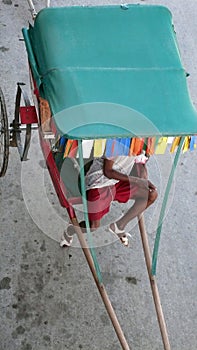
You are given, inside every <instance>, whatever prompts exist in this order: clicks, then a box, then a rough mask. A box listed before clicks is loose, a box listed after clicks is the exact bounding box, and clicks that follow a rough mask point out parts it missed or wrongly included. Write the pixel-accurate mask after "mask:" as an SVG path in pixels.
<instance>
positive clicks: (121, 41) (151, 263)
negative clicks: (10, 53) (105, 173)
mask: <svg viewBox="0 0 197 350" xmlns="http://www.w3.org/2000/svg"><path fill="white" fill-rule="evenodd" d="M28 3H29V5H30V9H31V13H32V17H33V19H34V23H33V25H31V24H30V25H29V28H23V29H22V32H23V37H24V41H25V45H26V50H27V54H28V61H29V67H30V86H31V89H32V96H33V100H34V105H31V103H30V100H29V98H28V96H27V94H26V92H25V90H24V86H23V84H22V83H18V84H17V93H16V102H15V116H14V119H13V121H12V123H11V124H10V126H8V120H7V113H6V105H5V100H4V97H3V93H2V91H1V90H0V98H1V120H0V142H1V143H0V147H1V148H0V150H1V154H0V155H1V159H0V161H1V163H0V167H1V168H0V176H4V175H5V173H6V168H7V165H8V156H9V147H17V148H18V151H19V155H20V159H21V161H25V160H27V154H28V150H29V146H30V140H31V130H32V129H38V133H39V140H40V145H41V149H42V152H43V155H44V158H45V160H46V165H47V168H48V171H49V174H50V176H51V179H52V182H53V185H54V188H55V190H56V193H57V196H58V198H59V201H60V204H61V206H62V207H63V208H66V210H67V213H68V217H69V219H70V222H71V223H72V224H73V225H74V227H75V230H76V234H77V236H78V239H79V242H80V244H81V248H82V249H83V252H84V254H85V257H86V259H87V262H88V265H89V267H90V270H91V272H92V275H93V277H94V280H95V283H96V286H97V288H98V290H99V292H100V295H101V298H102V300H103V302H104V304H105V307H106V310H107V312H108V314H109V317H110V319H111V321H112V324H113V326H114V329H115V331H116V334H117V336H118V339H119V341H120V344H121V346H122V349H125V350H128V349H130V347H129V345H128V343H127V340H126V338H125V336H124V333H123V331H122V329H121V327H120V324H119V322H118V319H117V317H116V314H115V312H114V309H113V307H112V305H111V302H110V300H109V297H108V295H107V292H106V289H105V286H104V284H103V279H102V274H101V271H100V267H99V263H98V260H97V257H96V253H95V250H94V242H93V239H92V235H91V231H90V228H89V221H88V213H87V201H86V188H85V171H86V167H87V165H88V166H89V164H90V163H91V161H92V157H94V156H101V155H103V154H106V153H105V152H108V154H110V155H114V154H118V155H120V154H122V155H126V156H129V155H131V154H134V155H137V154H141V152H142V151H143V152H144V153H145V154H146V155H148V156H150V155H153V154H158V153H162V152H163V150H164V148H165V147H166V145H167V140H168V138H169V137H171V138H172V147H171V149H173V151H174V150H176V154H175V157H174V161H173V164H172V169H171V172H170V176H169V179H168V183H167V186H166V191H165V195H164V199H163V203H162V207H161V213H160V217H159V222H158V227H157V232H156V237H155V243H154V249H153V253H152V258H151V251H150V247H149V242H148V237H147V233H146V228H145V223H144V218H143V215H141V216H140V217H139V218H138V223H139V230H140V233H141V239H142V245H143V250H144V255H145V261H146V266H147V271H148V275H149V280H150V286H151V290H152V294H153V299H154V303H155V308H156V313H157V318H158V322H159V326H160V331H161V336H162V340H163V346H164V349H166V350H169V349H170V343H169V338H168V333H167V328H166V324H165V319H164V315H163V311H162V307H161V302H160V297H159V292H158V287H157V281H156V267H157V257H158V250H159V242H160V236H161V230H162V223H163V218H164V215H165V209H166V205H167V200H168V195H169V192H170V188H171V184H172V180H173V176H174V173H175V168H176V165H177V163H178V159H179V155H180V153H181V152H182V150H183V149H184V150H186V149H192V150H193V149H195V148H196V146H197V138H196V134H197V112H196V110H195V108H194V106H193V104H192V102H191V99H190V95H189V91H188V88H187V81H186V78H187V75H188V74H187V73H186V72H185V69H184V68H183V66H182V63H181V58H180V53H179V49H178V44H177V39H176V33H175V31H174V26H173V23H172V15H171V13H170V11H169V10H168V9H167V8H166V7H164V6H156V5H154V6H149V5H139V4H137V5H115V6H72V7H61V8H58V7H56V8H54V7H50V2H49V1H47V7H46V8H44V9H42V10H41V11H40V12H39V13H38V14H37V13H36V11H35V8H34V5H33V2H32V1H28ZM22 98H23V100H24V104H23V105H22V102H21V100H22ZM84 141H87V144H89V148H88V152H86V155H85V154H84V147H83V146H84V143H83V142H84ZM88 142H89V143H88ZM114 142H115V145H116V146H115V147H114V146H113V147H112V144H113V145H114ZM139 145H140V146H139ZM115 149H116V151H115ZM161 149H162V151H161ZM86 151H87V149H86ZM114 152H115V153H114ZM87 154H88V156H87ZM62 167H63V168H62ZM62 169H64V171H62ZM78 178H80V185H78ZM77 203H83V208H84V218H85V222H86V228H87V236H88V240H87V241H86V240H85V238H84V235H83V232H82V230H81V228H80V225H79V222H78V219H77V215H76V212H75V209H74V206H73V205H74V204H77Z"/></svg>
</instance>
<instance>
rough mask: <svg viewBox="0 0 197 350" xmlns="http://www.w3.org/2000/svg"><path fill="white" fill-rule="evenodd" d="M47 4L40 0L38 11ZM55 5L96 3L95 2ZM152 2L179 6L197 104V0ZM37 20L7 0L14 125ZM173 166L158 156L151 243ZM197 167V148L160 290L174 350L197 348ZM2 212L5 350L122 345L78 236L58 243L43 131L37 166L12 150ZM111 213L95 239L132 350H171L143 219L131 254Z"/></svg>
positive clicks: (167, 229) (177, 200)
mask: <svg viewBox="0 0 197 350" xmlns="http://www.w3.org/2000/svg"><path fill="white" fill-rule="evenodd" d="M139 2H141V1H138V3H139ZM43 3H44V1H35V5H36V8H37V9H39V6H40V8H41V7H42V4H43ZM52 3H53V1H52ZM55 3H58V4H59V5H61V4H63V3H66V4H68V5H71V4H93V1H84V2H82V1H79V0H78V1H77V0H76V1H74V0H73V1H65V2H64V1H59V2H58V1H54V4H55ZM95 3H97V4H104V3H105V4H115V3H118V1H112V0H111V1H98V0H97V1H96V2H95ZM130 3H137V2H136V1H130ZM144 3H147V4H162V5H167V6H168V7H169V8H170V9H171V11H172V14H173V19H174V23H175V28H176V32H177V36H178V41H179V46H180V51H181V55H182V60H183V62H184V66H185V68H186V70H187V71H189V72H190V74H191V76H190V78H189V79H188V84H189V88H190V92H191V97H192V100H193V102H194V104H195V105H197V95H196V91H197V63H196V62H197V55H196V52H197V25H196V24H197V23H196V18H197V3H196V0H188V1H184V0H179V1H178V0H172V1H164V0H163V1H162V0H161V1H159V0H158V1H151V0H150V1H148V0H147V1H144ZM28 21H31V16H30V12H29V10H28V5H27V2H26V1H25V0H23V1H15V0H13V1H11V0H1V2H0V28H1V31H0V35H1V37H0V58H1V83H0V85H1V88H2V89H3V91H4V94H5V99H6V105H7V110H8V113H9V117H10V120H12V117H13V110H14V99H15V92H16V82H18V81H24V82H26V83H27V90H29V87H28V86H29V85H28V84H29V80H28V68H27V57H26V52H25V48H24V43H23V42H22V41H20V39H21V38H22V34H21V28H22V27H23V26H27V25H28ZM170 164H171V158H170V156H169V154H167V155H165V156H160V157H153V159H152V160H151V161H150V164H149V171H150V178H151V179H152V180H153V181H154V182H155V183H156V185H157V187H158V189H159V193H160V199H159V200H158V201H157V203H156V204H155V205H154V207H152V208H150V209H149V211H147V213H146V221H147V227H148V234H149V239H150V244H151V246H152V244H153V239H154V236H155V228H156V223H157V219H158V213H159V208H160V205H161V197H162V193H163V189H164V187H165V183H166V178H167V175H168V173H169V168H170ZM196 169H197V166H196V152H193V153H191V152H188V153H186V154H184V155H182V156H181V160H180V163H179V166H178V171H177V175H176V181H175V183H174V186H173V189H172V191H171V195H170V199H169V205H168V210H167V215H166V218H165V221H164V226H163V235H162V240H161V246H160V256H159V261H158V272H157V278H158V285H159V289H160V294H161V300H162V306H163V310H164V314H165V318H166V322H167V326H168V331H169V338H170V342H171V346H172V349H173V350H195V349H196V348H197V334H196V329H197V316H196V312H197V308H196V295H197V283H196V282H197V277H196V246H197V238H196V226H197V216H196V204H197V177H196V176H195V173H196ZM39 179H40V181H39ZM21 180H22V181H21ZM38 181H39V182H38ZM0 208H1V214H0V232H1V236H0V237H1V254H0V301H1V322H0V350H15V349H17V350H31V349H36V350H45V349H55V350H63V349H69V350H77V349H84V350H88V349H91V350H101V349H105V350H112V349H113V350H116V349H117V350H118V349H120V345H119V342H118V341H117V338H116V336H115V332H114V330H113V327H112V325H111V322H110V321H109V319H108V317H107V313H106V311H105V308H104V306H103V304H102V301H101V299H100V296H99V294H98V292H97V290H96V287H95V285H94V282H93V279H92V276H91V273H90V271H89V269H88V267H87V264H86V261H85V258H84V256H83V253H82V251H81V250H80V249H79V248H78V247H79V245H78V242H77V240H75V242H74V247H73V248H70V249H68V250H61V249H60V247H59V243H58V241H59V238H60V236H61V233H62V230H63V228H64V226H65V222H67V221H68V217H67V215H66V213H64V211H63V210H62V209H61V208H60V207H59V205H58V202H57V199H56V196H55V194H54V190H53V188H52V185H51V183H50V180H49V177H48V173H47V170H46V169H45V167H44V163H43V159H42V155H41V152H40V150H39V146H38V140H37V134H36V133H35V134H34V136H33V140H32V145H31V150H30V160H29V161H28V162H26V163H25V164H24V165H23V166H22V165H21V163H20V161H19V156H18V154H17V151H16V150H15V149H11V150H10V162H9V167H8V171H7V174H6V177H5V178H2V179H1V180H0ZM79 209H80V208H79ZM112 209H113V210H112V212H111V214H109V215H108V217H107V218H106V219H105V221H104V222H103V227H102V230H101V231H100V232H98V233H96V234H95V235H94V237H95V242H96V244H97V249H96V252H97V256H98V261H99V263H100V265H101V270H102V274H103V280H104V283H105V286H106V289H107V291H108V293H109V296H110V299H111V301H112V304H113V306H114V308H115V310H116V312H117V316H118V319H119V321H120V324H121V325H122V327H123V329H124V333H125V335H126V338H127V340H128V342H129V344H130V345H131V347H132V349H135V350H142V349H143V350H156V349H162V342H161V337H160V333H159V329H158V324H157V320H156V315H155V310H154V305H153V301H152V296H151V292H150V287H149V282H148V278H147V273H146V269H145V264H144V258H143V253H142V247H141V241H140V238H139V232H138V228H137V225H136V222H135V223H134V224H132V225H131V227H130V229H131V233H132V241H131V246H130V248H129V249H126V248H124V247H122V246H121V245H120V244H119V242H112V237H110V236H109V233H107V232H105V230H106V226H105V225H107V224H108V223H109V222H110V221H113V220H114V219H115V218H116V217H117V216H118V215H120V207H119V206H116V205H114V206H113V208H112ZM125 209H126V206H125V208H124V210H125ZM79 215H80V211H79ZM151 218H152V219H151ZM63 219H64V220H63Z"/></svg>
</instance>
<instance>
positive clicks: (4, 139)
mask: <svg viewBox="0 0 197 350" xmlns="http://www.w3.org/2000/svg"><path fill="white" fill-rule="evenodd" d="M0 109H1V111H0V112H1V115H0V177H2V176H4V175H5V173H6V170H7V166H8V158H9V130H8V117H7V111H6V105H5V99H4V96H3V92H2V90H1V88H0Z"/></svg>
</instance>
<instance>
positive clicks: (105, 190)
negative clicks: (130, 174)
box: [87, 181, 138, 221]
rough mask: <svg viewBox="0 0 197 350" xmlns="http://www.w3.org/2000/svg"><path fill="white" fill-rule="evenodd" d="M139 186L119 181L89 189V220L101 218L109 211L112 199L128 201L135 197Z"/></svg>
mask: <svg viewBox="0 0 197 350" xmlns="http://www.w3.org/2000/svg"><path fill="white" fill-rule="evenodd" d="M137 190H138V187H137V186H135V185H134V186H132V185H131V184H130V183H129V182H125V181H119V182H118V183H116V184H115V185H113V186H106V187H102V188H93V189H90V190H88V191H87V200H88V215H89V220H90V221H94V220H100V219H101V218H102V217H103V216H104V215H105V214H107V213H108V212H109V209H110V204H111V202H112V201H117V202H119V203H126V202H128V200H129V199H132V198H134V197H135V194H136V192H137Z"/></svg>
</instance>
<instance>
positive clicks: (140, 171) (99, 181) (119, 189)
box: [64, 155, 157, 246]
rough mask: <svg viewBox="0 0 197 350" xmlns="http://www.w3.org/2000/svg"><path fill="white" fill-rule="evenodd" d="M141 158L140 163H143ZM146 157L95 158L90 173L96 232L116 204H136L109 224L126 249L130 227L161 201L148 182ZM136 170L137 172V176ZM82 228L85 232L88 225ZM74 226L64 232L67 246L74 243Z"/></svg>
mask: <svg viewBox="0 0 197 350" xmlns="http://www.w3.org/2000/svg"><path fill="white" fill-rule="evenodd" d="M139 159H140V160H139ZM147 159H148V158H147V157H145V155H140V156H137V157H134V156H117V157H113V158H105V157H101V158H94V160H93V163H92V165H91V166H90V169H89V170H88V172H87V174H86V191H87V203H88V217H89V223H90V229H91V230H92V231H94V230H96V229H97V228H98V227H99V226H100V223H101V219H102V218H103V216H104V215H106V214H107V213H108V212H109V210H110V205H111V203H112V201H118V202H119V203H126V202H128V200H130V199H133V200H134V203H133V205H132V206H131V208H129V209H128V211H127V212H126V213H125V214H124V215H123V216H122V217H120V218H119V219H118V220H117V221H115V222H113V223H111V224H110V225H109V231H110V232H112V233H113V234H114V235H116V236H117V237H118V238H119V239H120V242H121V243H122V244H123V245H124V246H128V245H129V239H128V237H129V236H130V234H129V233H128V232H126V230H125V228H126V226H127V224H128V223H129V222H130V221H131V220H132V219H134V218H135V217H137V216H139V215H140V214H141V213H142V212H143V211H144V210H145V209H146V208H148V207H149V206H150V205H151V204H153V203H154V202H155V200H156V198H157V189H156V187H155V186H154V185H153V184H152V182H151V181H150V180H148V173H147V167H146V164H145V161H146V160H147ZM134 171H135V173H134ZM80 226H81V227H82V228H83V229H85V222H84V221H82V222H81V223H80ZM73 234H74V227H73V226H72V225H71V224H70V225H69V226H68V228H67V231H66V232H65V233H64V243H65V245H67V246H69V245H70V244H71V243H72V239H73Z"/></svg>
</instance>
